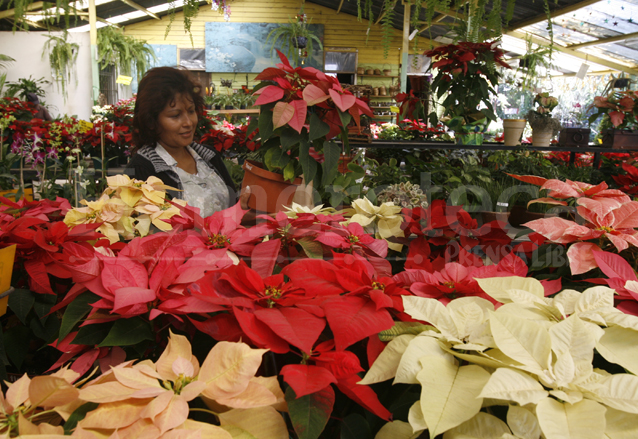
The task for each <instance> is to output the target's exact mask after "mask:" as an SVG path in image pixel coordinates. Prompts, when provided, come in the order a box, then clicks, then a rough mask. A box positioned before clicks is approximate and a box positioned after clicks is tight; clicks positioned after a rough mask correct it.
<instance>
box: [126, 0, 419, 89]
mask: <svg viewBox="0 0 638 439" xmlns="http://www.w3.org/2000/svg"><path fill="white" fill-rule="evenodd" d="M350 1H354V0H350ZM301 4H302V2H301V1H300V0H274V1H272V0H233V1H232V2H231V3H230V7H231V18H230V19H231V21H232V22H240V23H241V22H249V23H250V22H252V23H287V22H288V19H289V18H290V17H294V16H295V14H296V13H297V12H298V11H299V9H300V7H301ZM304 12H305V13H306V14H307V15H308V18H311V19H312V21H311V23H312V24H323V25H324V42H323V43H324V48H330V47H355V48H357V49H358V51H359V65H360V66H366V67H372V68H379V69H383V68H386V69H387V68H390V69H391V70H392V75H399V64H400V58H401V51H400V48H401V44H402V32H401V31H400V30H397V29H395V30H394V37H393V40H392V44H391V49H390V52H389V54H388V58H387V59H384V58H383V48H382V45H381V25H380V24H378V25H373V26H372V28H371V29H370V32H369V36H368V38H367V42H366V31H367V29H368V21H367V20H362V21H361V22H359V21H357V17H355V16H352V15H348V14H344V13H339V14H337V11H335V10H332V9H328V8H325V7H323V6H320V5H315V4H313V3H305V4H304ZM223 21H224V18H223V16H222V15H220V14H219V13H218V12H216V11H213V10H211V7H210V6H209V5H204V6H202V7H201V8H200V10H199V14H198V15H197V17H196V18H195V19H194V20H193V22H192V25H191V32H192V35H193V45H191V40H190V36H189V35H188V34H187V33H185V32H184V22H183V14H182V13H181V12H180V13H177V14H175V21H174V22H173V24H172V27H171V30H170V32H169V34H168V36H167V37H166V39H164V34H165V32H166V27H167V25H168V22H169V19H168V17H163V18H162V19H161V20H154V19H149V20H146V21H143V22H140V23H135V24H131V25H129V26H126V28H125V29H124V33H125V34H126V35H130V36H133V37H135V38H140V39H143V40H146V42H148V43H149V44H175V45H177V47H178V48H192V47H195V48H203V47H205V43H204V28H205V23H206V22H223ZM410 46H412V44H410ZM429 47H430V46H429V40H426V39H424V38H421V41H420V42H419V48H420V51H419V53H422V52H423V51H424V50H426V49H429ZM229 76H230V75H229V74H228V73H226V74H223V73H222V74H213V75H212V78H213V82H215V83H216V86H217V87H219V85H220V83H219V78H220V77H226V78H228V79H230V78H229ZM254 76H255V74H249V79H250V86H252V85H254V82H253V80H252V79H253V78H254ZM363 81H364V83H366V84H370V83H372V84H374V82H375V81H374V80H372V79H370V78H365V79H363ZM245 82H246V74H245V73H238V74H236V75H235V78H234V81H233V88H238V87H239V86H241V85H243V84H245ZM359 82H361V81H359ZM380 84H381V83H380ZM385 84H386V86H387V85H388V84H387V81H386V82H385ZM235 86H237V87H235ZM217 89H218V90H219V88H217Z"/></svg>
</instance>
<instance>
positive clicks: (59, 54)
mask: <svg viewBox="0 0 638 439" xmlns="http://www.w3.org/2000/svg"><path fill="white" fill-rule="evenodd" d="M68 37H69V34H68V32H64V33H63V34H62V36H61V37H58V36H55V35H49V39H48V40H47V42H46V43H44V49H43V51H42V58H44V57H45V55H46V54H47V53H48V54H49V66H50V67H51V71H52V73H53V78H54V79H55V81H56V82H57V83H58V86H59V87H60V89H61V90H62V95H63V96H64V99H65V101H66V85H67V84H68V82H69V81H71V73H72V72H73V65H74V64H75V61H76V60H77V58H78V52H79V50H80V46H79V45H78V44H77V43H71V42H69V41H67V40H68Z"/></svg>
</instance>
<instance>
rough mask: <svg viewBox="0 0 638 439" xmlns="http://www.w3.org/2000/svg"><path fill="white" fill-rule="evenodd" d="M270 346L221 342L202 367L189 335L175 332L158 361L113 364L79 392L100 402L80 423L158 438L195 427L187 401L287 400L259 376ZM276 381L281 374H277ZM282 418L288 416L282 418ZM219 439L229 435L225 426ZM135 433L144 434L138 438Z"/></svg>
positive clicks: (260, 403) (243, 403) (252, 404)
mask: <svg viewBox="0 0 638 439" xmlns="http://www.w3.org/2000/svg"><path fill="white" fill-rule="evenodd" d="M265 352H266V350H265V349H252V348H250V347H249V346H248V345H246V344H244V343H230V342H220V343H217V344H216V345H215V346H214V347H213V349H212V350H211V351H210V353H209V354H208V356H207V357H206V359H205V360H204V363H202V365H201V367H200V366H199V362H198V361H197V358H195V356H194V355H193V354H192V350H191V345H190V343H189V342H188V340H187V339H186V337H184V336H181V335H175V334H173V333H171V334H170V337H169V342H168V346H167V347H166V350H165V351H164V352H163V353H162V355H161V356H160V358H159V359H158V360H157V362H156V363H153V362H152V361H150V360H145V361H141V362H139V363H137V364H132V362H126V363H123V364H121V365H118V366H115V367H113V368H112V369H111V370H110V371H109V372H107V373H105V374H103V375H102V376H100V377H98V378H96V379H95V380H93V381H92V382H90V383H88V384H87V385H85V386H84V387H83V388H82V389H81V390H80V399H81V400H83V401H88V402H96V403H99V404H100V405H99V406H98V407H97V408H96V409H95V410H93V411H91V412H89V413H88V414H87V416H86V417H85V418H84V419H83V420H82V421H80V422H79V423H78V428H81V429H82V430H84V431H88V432H94V431H95V432H101V433H106V434H107V436H108V434H109V433H112V432H114V431H117V432H118V434H119V435H120V437H125V436H122V432H123V431H126V430H127V429H128V430H136V431H137V432H138V434H139V431H140V430H144V431H145V432H147V433H149V434H150V433H157V434H156V435H155V437H159V436H160V435H163V434H164V433H166V432H168V431H171V430H182V429H187V430H188V429H190V428H189V425H190V424H189V422H192V421H188V420H187V418H188V414H189V407H188V402H189V401H191V400H193V399H195V398H196V397H198V396H200V395H201V396H205V397H207V398H210V399H212V400H214V401H216V402H217V403H218V404H220V405H224V406H227V407H233V408H238V409H249V408H257V407H265V406H270V405H273V404H277V403H279V402H280V400H283V393H282V392H281V389H280V388H279V387H278V386H277V388H276V389H274V388H273V387H272V386H271V385H269V383H263V378H256V377H255V373H256V372H257V370H258V368H259V366H260V364H261V357H262V355H263V354H264V353H265ZM272 378H273V379H274V380H275V381H276V377H272ZM282 422H283V420H282ZM217 429H219V431H218V432H217V434H218V435H219V436H215V437H220V438H224V437H228V438H230V435H228V436H225V435H224V432H225V430H223V429H222V428H221V427H215V430H217ZM136 437H139V435H138V436H136Z"/></svg>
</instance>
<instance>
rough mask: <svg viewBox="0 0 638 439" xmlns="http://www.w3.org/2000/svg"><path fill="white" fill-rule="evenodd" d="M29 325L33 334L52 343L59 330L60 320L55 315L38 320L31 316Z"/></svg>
mask: <svg viewBox="0 0 638 439" xmlns="http://www.w3.org/2000/svg"><path fill="white" fill-rule="evenodd" d="M29 327H30V328H31V331H33V335H35V336H36V337H38V338H40V339H42V340H44V341H45V342H47V344H48V343H52V342H53V341H55V339H56V338H57V336H58V332H59V331H60V320H58V319H57V317H52V318H50V319H49V318H47V319H44V320H40V319H37V318H33V319H31V320H30V321H29Z"/></svg>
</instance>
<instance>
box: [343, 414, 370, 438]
mask: <svg viewBox="0 0 638 439" xmlns="http://www.w3.org/2000/svg"><path fill="white" fill-rule="evenodd" d="M370 437H372V432H371V431H370V425H369V424H368V421H366V419H365V418H364V417H363V416H361V415H360V414H359V413H351V414H349V415H348V416H346V417H345V418H344V419H343V422H342V423H341V439H368V438H370Z"/></svg>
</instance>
